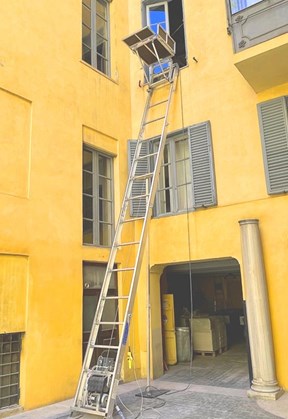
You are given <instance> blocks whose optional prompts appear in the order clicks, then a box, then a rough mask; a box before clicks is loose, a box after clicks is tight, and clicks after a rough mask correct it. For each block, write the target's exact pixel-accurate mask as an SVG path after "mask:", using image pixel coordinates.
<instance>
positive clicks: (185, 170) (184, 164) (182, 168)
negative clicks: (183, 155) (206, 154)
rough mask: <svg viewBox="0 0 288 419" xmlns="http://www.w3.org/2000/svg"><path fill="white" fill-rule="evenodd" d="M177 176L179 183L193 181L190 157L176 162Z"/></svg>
mask: <svg viewBox="0 0 288 419" xmlns="http://www.w3.org/2000/svg"><path fill="white" fill-rule="evenodd" d="M176 178H177V185H183V184H185V183H191V170H190V161H189V160H188V159H187V160H180V161H179V162H177V163H176Z"/></svg>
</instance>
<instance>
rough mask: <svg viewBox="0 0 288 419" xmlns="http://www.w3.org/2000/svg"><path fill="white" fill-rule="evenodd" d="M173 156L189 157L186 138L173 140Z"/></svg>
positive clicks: (178, 157) (181, 158)
mask: <svg viewBox="0 0 288 419" xmlns="http://www.w3.org/2000/svg"><path fill="white" fill-rule="evenodd" d="M175 157H176V161H177V160H183V159H187V158H188V157H189V148H188V141H187V138H186V139H185V140H180V141H176V142H175Z"/></svg>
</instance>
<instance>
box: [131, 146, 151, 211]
mask: <svg viewBox="0 0 288 419" xmlns="http://www.w3.org/2000/svg"><path fill="white" fill-rule="evenodd" d="M136 144H137V141H135V140H130V141H128V159H129V161H128V165H129V170H130V168H131V165H132V161H133V157H134V153H135V150H136ZM147 154H148V142H147V143H146V142H144V143H142V147H141V151H140V157H141V156H145V155H147ZM148 171H149V170H148V158H147V159H141V160H139V162H138V163H137V166H136V173H135V175H136V176H137V175H143V174H145V173H148ZM145 192H146V180H138V181H134V182H133V184H132V196H139V195H144V194H145ZM145 211H146V198H139V199H133V200H132V201H131V205H130V215H131V216H132V217H144V215H145Z"/></svg>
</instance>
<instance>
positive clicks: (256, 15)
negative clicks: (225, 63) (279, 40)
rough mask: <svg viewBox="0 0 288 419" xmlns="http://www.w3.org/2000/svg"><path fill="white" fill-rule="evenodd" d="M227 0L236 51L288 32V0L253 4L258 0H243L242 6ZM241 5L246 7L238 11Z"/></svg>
mask: <svg viewBox="0 0 288 419" xmlns="http://www.w3.org/2000/svg"><path fill="white" fill-rule="evenodd" d="M227 1H228V2H229V7H228V13H229V29H230V32H231V34H232V36H233V43H234V50H235V52H239V51H243V50H244V49H246V48H249V47H252V46H254V45H258V44H260V43H262V42H265V41H268V40H269V39H272V38H275V37H276V36H279V35H282V34H284V33H287V32H288V0H262V1H258V2H257V3H256V4H253V5H251V6H249V4H251V3H255V1H257V0H254V1H251V0H250V1H249V0H241V3H242V6H241V4H237V3H236V4H235V1H234V0H227ZM236 1H237V0H236ZM245 5H247V7H245ZM240 6H241V7H244V8H243V9H242V10H240V11H237V10H239V9H241V7H240ZM233 12H234V13H233Z"/></svg>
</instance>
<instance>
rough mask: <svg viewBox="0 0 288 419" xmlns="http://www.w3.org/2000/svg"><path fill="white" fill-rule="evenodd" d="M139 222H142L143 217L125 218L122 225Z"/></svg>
mask: <svg viewBox="0 0 288 419" xmlns="http://www.w3.org/2000/svg"><path fill="white" fill-rule="evenodd" d="M139 220H144V217H134V218H127V220H123V221H122V223H132V222H133V221H139Z"/></svg>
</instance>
